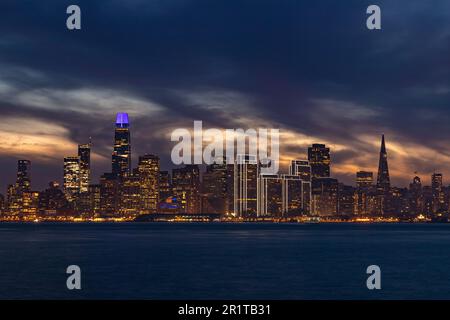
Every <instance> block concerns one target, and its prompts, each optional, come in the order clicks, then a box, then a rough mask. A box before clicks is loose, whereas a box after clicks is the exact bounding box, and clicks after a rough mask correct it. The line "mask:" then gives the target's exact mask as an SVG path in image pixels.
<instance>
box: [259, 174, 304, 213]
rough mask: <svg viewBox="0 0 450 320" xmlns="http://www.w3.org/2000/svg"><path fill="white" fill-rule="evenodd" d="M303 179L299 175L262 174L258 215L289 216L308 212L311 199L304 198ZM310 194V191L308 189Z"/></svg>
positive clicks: (260, 177)
mask: <svg viewBox="0 0 450 320" xmlns="http://www.w3.org/2000/svg"><path fill="white" fill-rule="evenodd" d="M303 187H304V185H303V180H302V179H301V177H300V176H297V175H287V174H282V175H273V174H260V176H259V177H258V212H257V213H258V217H265V216H271V217H288V216H300V215H302V214H305V213H307V212H306V210H305V208H309V202H310V199H309V197H308V198H304V194H306V193H304V192H303V190H302V188H303ZM308 195H309V191H308Z"/></svg>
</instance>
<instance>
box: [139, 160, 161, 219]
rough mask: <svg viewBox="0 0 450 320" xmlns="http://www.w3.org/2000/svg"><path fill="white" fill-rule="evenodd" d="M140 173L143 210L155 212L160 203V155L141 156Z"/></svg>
mask: <svg viewBox="0 0 450 320" xmlns="http://www.w3.org/2000/svg"><path fill="white" fill-rule="evenodd" d="M138 174H139V181H140V188H141V189H140V198H141V210H142V211H143V212H144V213H154V212H156V211H157V210H158V203H159V174H160V172H159V157H157V156H155V155H151V154H148V155H145V156H142V157H139V165H138Z"/></svg>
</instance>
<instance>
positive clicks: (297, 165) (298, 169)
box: [289, 160, 312, 214]
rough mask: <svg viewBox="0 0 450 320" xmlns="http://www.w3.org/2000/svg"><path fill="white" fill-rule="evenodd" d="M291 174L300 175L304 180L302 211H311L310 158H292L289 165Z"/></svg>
mask: <svg viewBox="0 0 450 320" xmlns="http://www.w3.org/2000/svg"><path fill="white" fill-rule="evenodd" d="M289 174H290V175H293V176H299V177H300V179H301V181H302V187H301V192H302V196H301V197H302V202H301V203H302V212H303V213H304V214H310V213H311V198H312V197H311V178H312V176H311V166H310V164H309V161H308V160H292V161H291V164H290V166H289Z"/></svg>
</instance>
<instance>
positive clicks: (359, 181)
mask: <svg viewBox="0 0 450 320" xmlns="http://www.w3.org/2000/svg"><path fill="white" fill-rule="evenodd" d="M372 186H373V172H368V171H358V172H357V173H356V187H357V188H359V189H370V188H371V187H372Z"/></svg>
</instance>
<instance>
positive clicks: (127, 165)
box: [112, 113, 131, 177]
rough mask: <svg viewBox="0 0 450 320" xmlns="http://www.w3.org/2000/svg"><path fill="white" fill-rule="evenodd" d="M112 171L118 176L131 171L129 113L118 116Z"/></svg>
mask: <svg viewBox="0 0 450 320" xmlns="http://www.w3.org/2000/svg"><path fill="white" fill-rule="evenodd" d="M112 173H113V174H115V175H116V176H118V177H123V176H126V175H129V174H130V173H131V141H130V122H129V119H128V114H127V113H118V114H117V117H116V126H115V132H114V150H113V153H112Z"/></svg>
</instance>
